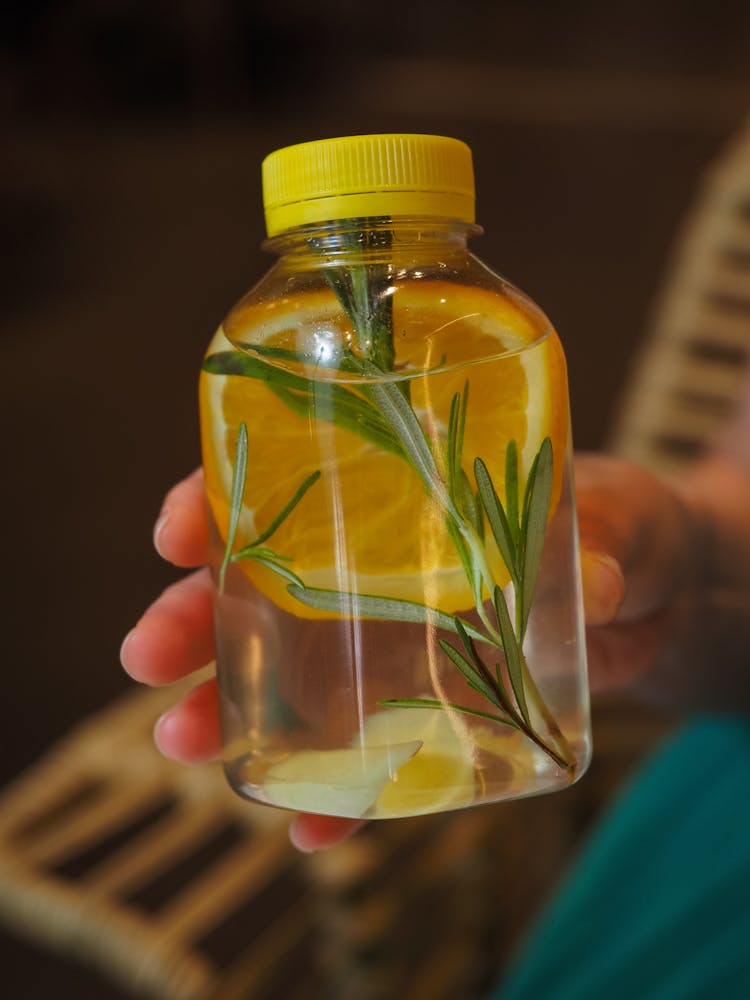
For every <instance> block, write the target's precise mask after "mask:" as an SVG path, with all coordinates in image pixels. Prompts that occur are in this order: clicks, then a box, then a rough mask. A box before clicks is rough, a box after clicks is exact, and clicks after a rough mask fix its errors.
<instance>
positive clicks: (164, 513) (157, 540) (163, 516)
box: [154, 507, 172, 556]
mask: <svg viewBox="0 0 750 1000" xmlns="http://www.w3.org/2000/svg"><path fill="white" fill-rule="evenodd" d="M171 516H172V511H171V510H170V509H169V507H162V510H161V513H160V514H159V517H158V518H157V520H156V524H155V525H154V548H155V549H156V551H157V552H158V553H159V555H160V556H163V552H162V550H161V534H162V532H163V531H164V529H165V528H166V526H167V522H168V521H169V519H170V517H171Z"/></svg>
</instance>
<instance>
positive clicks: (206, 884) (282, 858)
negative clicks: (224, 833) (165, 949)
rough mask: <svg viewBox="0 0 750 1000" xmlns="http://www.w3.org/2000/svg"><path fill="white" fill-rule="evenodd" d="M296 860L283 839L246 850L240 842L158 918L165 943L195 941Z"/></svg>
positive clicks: (272, 838)
mask: <svg viewBox="0 0 750 1000" xmlns="http://www.w3.org/2000/svg"><path fill="white" fill-rule="evenodd" d="M295 859H296V855H295V851H294V848H293V847H292V845H291V844H290V843H289V841H288V839H287V838H286V837H267V838H265V839H263V840H260V839H259V840H258V841H257V842H254V843H253V845H252V850H248V844H247V843H245V842H242V843H240V844H238V845H237V847H236V848H234V849H233V850H231V851H230V852H229V853H227V854H226V855H225V856H224V857H222V858H221V860H220V861H218V862H217V863H216V864H214V865H213V866H212V867H211V868H210V869H208V871H206V872H204V873H203V874H202V875H201V876H200V877H199V878H197V879H195V880H194V881H193V882H192V883H191V884H190V886H189V888H188V889H186V890H185V891H184V892H182V893H180V894H179V895H177V896H175V897H174V898H173V899H172V900H171V901H170V903H169V905H168V906H167V907H165V908H164V909H163V910H162V911H161V913H160V914H159V920H158V925H159V933H160V935H162V937H163V940H164V941H172V940H195V939H196V938H198V937H199V936H200V935H201V934H202V933H205V931H206V930H207V929H208V928H209V927H210V926H212V925H213V924H214V923H215V922H216V921H217V919H219V918H220V917H221V915H222V914H224V913H225V912H226V910H227V908H228V907H229V906H231V904H232V903H233V902H234V901H236V900H237V898H238V897H239V898H247V897H248V896H251V895H252V894H253V893H256V892H257V891H258V890H259V889H260V888H261V887H262V886H264V885H266V884H267V883H268V882H270V881H272V880H274V879H275V878H277V877H278V875H279V874H280V873H281V871H283V870H284V868H285V867H287V866H288V864H289V863H290V862H291V861H292V860H295Z"/></svg>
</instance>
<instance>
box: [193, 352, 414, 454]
mask: <svg viewBox="0 0 750 1000" xmlns="http://www.w3.org/2000/svg"><path fill="white" fill-rule="evenodd" d="M286 354H288V355H290V358H291V359H293V360H295V361H298V362H299V361H302V360H303V359H302V358H300V356H299V355H295V354H294V353H293V352H286ZM203 369H204V371H207V372H210V373H211V374H215V375H240V376H244V377H245V378H253V379H256V380H257V381H260V382H265V384H266V385H267V387H268V388H269V389H270V390H271V391H272V392H273V393H274V394H275V395H276V396H277V397H278V398H279V399H280V400H281V401H282V402H283V403H285V404H286V405H287V406H288V407H289V409H290V410H292V411H293V412H294V413H296V414H297V416H299V417H301V418H302V419H303V420H307V419H309V418H310V416H311V415H313V414H314V415H315V416H320V417H323V418H324V419H327V420H330V421H332V422H333V423H336V424H337V425H338V426H340V427H342V428H344V430H348V431H351V432H352V433H354V434H358V435H359V436H360V437H362V438H364V439H365V440H366V441H368V442H369V443H370V444H373V445H375V446H376V447H377V448H381V449H382V450H384V451H388V452H391V453H392V454H394V455H397V456H398V457H399V458H403V457H404V452H403V449H402V447H401V445H400V443H399V441H398V440H397V438H396V437H395V435H394V434H393V432H392V431H391V429H390V427H389V426H388V424H386V422H385V421H384V420H383V418H382V416H381V415H380V414H379V413H378V411H377V410H376V409H375V407H374V406H372V405H371V404H370V403H368V402H367V400H366V399H365V398H363V397H362V396H360V395H358V394H357V393H355V392H352V391H351V390H349V389H346V388H345V387H344V386H341V385H336V384H333V383H330V382H315V381H313V380H312V379H308V378H305V377H304V376H302V375H296V374H295V373H294V372H288V371H286V370H285V369H283V368H278V367H277V366H276V365H273V364H270V363H269V362H267V361H262V360H261V359H260V358H254V357H252V356H251V355H246V354H241V353H239V352H237V351H219V352H217V353H216V354H212V355H210V356H209V357H208V358H206V360H205V361H204V363H203ZM326 410H327V411H328V412H325V411H326Z"/></svg>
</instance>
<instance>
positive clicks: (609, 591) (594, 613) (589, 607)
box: [581, 549, 625, 625]
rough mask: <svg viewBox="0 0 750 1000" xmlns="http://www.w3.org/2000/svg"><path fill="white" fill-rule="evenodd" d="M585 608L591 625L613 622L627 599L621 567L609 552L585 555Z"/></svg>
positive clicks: (585, 551)
mask: <svg viewBox="0 0 750 1000" xmlns="http://www.w3.org/2000/svg"><path fill="white" fill-rule="evenodd" d="M581 572H582V576H583V604H584V609H585V613H586V624H587V625H606V624H607V623H608V622H611V621H613V619H614V618H615V617H616V615H617V612H618V611H619V610H620V605H621V604H622V601H623V598H624V596H625V578H624V577H623V573H622V569H621V567H620V564H619V563H618V562H617V560H616V559H613V558H612V556H610V555H608V554H607V553H606V552H589V551H587V550H586V549H584V550H583V551H582V552H581Z"/></svg>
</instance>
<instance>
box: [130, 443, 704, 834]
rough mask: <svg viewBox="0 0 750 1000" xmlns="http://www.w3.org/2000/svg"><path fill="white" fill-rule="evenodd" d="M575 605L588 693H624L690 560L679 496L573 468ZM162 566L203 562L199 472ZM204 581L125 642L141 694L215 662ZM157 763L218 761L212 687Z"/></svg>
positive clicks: (169, 721)
mask: <svg viewBox="0 0 750 1000" xmlns="http://www.w3.org/2000/svg"><path fill="white" fill-rule="evenodd" d="M576 477H577V487H578V508H579V520H580V530H581V543H582V567H583V584H584V605H585V612H586V621H587V624H588V625H589V629H588V645H589V658H590V667H591V679H592V686H593V687H594V688H596V689H603V688H607V687H610V688H611V687H614V686H621V685H624V684H627V683H629V682H630V681H632V680H634V679H635V678H637V677H638V676H640V675H642V674H643V673H644V672H645V671H647V670H648V668H649V666H650V664H651V663H653V661H654V660H655V659H657V658H658V657H659V655H660V651H661V649H662V648H663V647H664V646H665V644H666V643H668V641H669V638H668V636H669V621H670V612H671V605H672V601H673V598H674V595H675V593H676V592H677V588H678V583H679V581H680V577H681V573H682V571H683V569H684V566H685V563H686V560H687V558H688V552H689V549H690V519H689V518H688V517H687V516H686V513H685V508H684V504H683V503H682V501H681V500H680V499H679V498H678V497H677V495H676V494H675V493H674V492H673V491H672V490H670V489H668V488H667V487H666V486H664V485H663V484H661V483H660V482H658V481H657V480H656V479H655V478H654V477H652V476H650V475H649V474H648V473H645V472H643V471H642V470H639V469H637V468H635V467H633V466H630V465H627V464H626V463H623V462H620V461H617V460H615V459H610V458H605V457H602V456H597V455H587V456H582V457H580V458H579V459H578V460H577V464H576ZM154 544H155V546H156V549H157V551H158V552H159V554H160V555H161V556H162V557H163V558H165V559H166V560H168V561H169V562H172V563H174V564H175V565H176V566H180V567H196V566H203V564H204V563H205V562H206V558H207V551H208V536H207V524H206V516H205V498H204V492H203V477H202V474H201V472H200V471H197V472H195V473H193V474H192V475H191V476H189V477H188V478H187V479H185V480H184V481H182V482H181V483H179V484H178V485H177V486H175V487H174V489H172V490H171V491H170V493H169V494H168V495H167V497H166V499H165V502H164V507H163V509H162V513H161V514H160V516H159V519H158V521H157V523H156V527H155V529H154ZM213 656H214V646H213V616H212V592H211V581H210V577H209V573H208V570H207V569H206V568H205V567H204V568H201V569H198V570H196V571H195V572H193V573H192V574H191V575H189V576H187V577H186V578H185V579H183V580H181V581H180V582H179V583H176V584H174V585H172V586H171V587H169V588H167V590H166V591H164V593H163V594H162V595H161V596H160V597H159V598H157V600H156V601H155V602H154V603H153V604H152V605H151V606H150V607H149V608H148V609H147V611H146V612H145V614H144V616H143V617H142V618H141V620H140V621H139V622H138V624H137V625H136V627H135V628H134V629H133V630H132V631H131V632H130V633H129V635H128V636H127V637H126V639H125V641H124V643H123V647H122V652H121V658H122V663H123V666H124V667H125V669H126V670H127V672H128V673H129V674H130V675H131V676H132V677H133V678H134V679H136V680H138V681H142V682H144V683H146V684H152V685H161V684H168V683H170V682H172V681H175V680H178V679H179V678H182V677H185V676H187V675H188V674H191V673H193V672H194V671H196V670H198V669H199V668H200V667H203V666H204V665H205V664H206V663H207V662H208V661H210V660H211V659H213ZM154 738H155V741H156V743H157V746H158V747H159V749H160V750H161V751H162V753H164V754H165V755H166V756H168V757H171V758H174V759H176V760H180V761H184V762H188V763H189V762H198V761H204V760H208V759H212V758H215V757H218V756H219V755H220V750H221V746H220V736H219V719H218V698H217V689H216V682H215V681H214V680H211V681H208V682H206V683H204V684H202V685H200V686H199V687H197V688H195V689H194V690H193V691H192V692H191V693H190V694H189V695H187V697H185V698H184V699H183V700H182V701H181V702H180V703H179V704H177V705H175V706H174V707H173V708H172V709H170V710H169V711H168V712H167V713H165V715H163V716H162V717H161V718H160V719H159V721H158V722H157V724H156V728H155V732H154ZM360 825H361V821H354V820H347V819H339V818H334V817H325V816H313V815H300V816H297V817H296V818H295V820H294V821H293V823H292V826H291V828H290V836H291V838H292V841H293V842H294V843H295V844H296V846H297V847H299V848H300V849H301V850H316V849H318V848H321V847H326V846H329V845H330V844H333V843H336V842H337V841H338V840H341V839H343V838H344V837H345V836H347V835H348V834H349V833H351V832H352V831H353V830H354V829H356V828H357V827H358V826H360Z"/></svg>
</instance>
